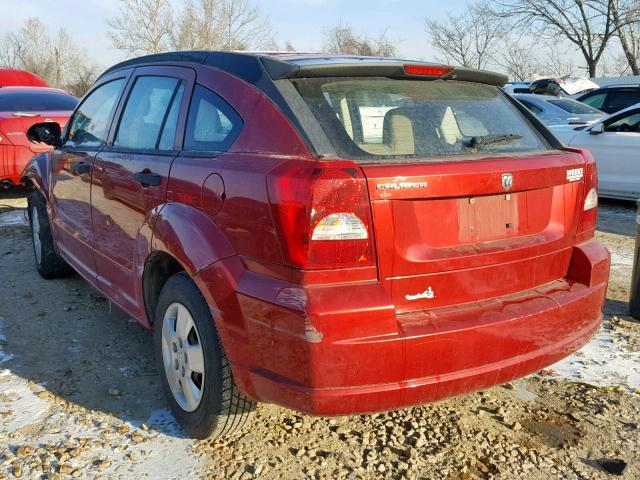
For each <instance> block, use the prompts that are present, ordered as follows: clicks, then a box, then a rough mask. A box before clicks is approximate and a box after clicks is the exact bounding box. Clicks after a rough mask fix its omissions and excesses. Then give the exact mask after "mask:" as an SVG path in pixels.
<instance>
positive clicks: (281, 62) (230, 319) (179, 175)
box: [25, 52, 609, 437]
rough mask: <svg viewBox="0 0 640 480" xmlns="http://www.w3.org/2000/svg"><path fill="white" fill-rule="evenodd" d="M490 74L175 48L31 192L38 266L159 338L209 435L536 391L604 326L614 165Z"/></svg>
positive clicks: (95, 120)
mask: <svg viewBox="0 0 640 480" xmlns="http://www.w3.org/2000/svg"><path fill="white" fill-rule="evenodd" d="M505 81H506V78H505V77H503V76H501V75H497V74H494V73H490V72H485V71H478V70H471V69H466V68H457V67H456V68H453V67H449V66H442V65H434V64H427V63H420V62H406V61H400V60H393V59H382V58H368V57H335V56H321V55H293V54H292V55H287V56H285V55H268V54H241V53H224V52H181V53H168V54H159V55H153V56H148V57H143V58H138V59H135V60H130V61H127V62H124V63H121V64H119V65H116V66H114V67H113V68H111V69H109V70H107V71H106V72H105V73H104V74H103V75H102V76H101V77H100V78H99V79H98V81H97V82H96V84H95V86H94V87H93V88H92V89H91V90H90V91H89V93H88V94H87V95H86V96H85V98H84V99H83V101H82V102H81V103H80V105H79V106H78V107H77V108H76V110H75V112H74V113H73V115H72V116H71V118H70V120H69V122H68V124H67V126H66V128H65V130H64V131H61V128H60V126H59V125H57V124H56V123H54V122H44V123H39V124H36V125H34V126H33V127H31V129H30V130H29V138H30V139H31V141H33V142H43V143H46V144H49V145H53V146H54V147H55V148H54V149H52V150H51V151H49V152H46V153H43V154H40V155H38V156H36V157H34V159H33V160H32V162H31V164H30V166H29V168H28V171H27V176H26V178H25V181H27V182H28V183H29V184H30V186H31V188H33V192H32V193H31V196H30V200H29V205H30V206H29V213H30V217H31V226H32V231H33V244H34V251H35V259H36V263H37V268H38V270H39V271H40V273H41V274H42V275H43V276H44V277H46V278H50V277H55V276H60V275H64V274H68V273H70V272H71V269H73V270H75V271H76V272H78V273H79V274H80V275H81V276H83V277H84V278H85V279H86V280H87V281H89V282H90V283H91V284H93V285H94V286H95V287H96V288H98V289H99V290H100V291H101V292H102V293H103V294H104V295H106V296H107V297H108V298H109V299H110V300H111V301H112V302H114V303H115V304H117V305H119V306H120V307H121V308H122V309H123V310H125V311H126V312H128V314H129V315H131V316H132V317H133V318H135V319H137V320H138V321H139V322H140V323H142V324H143V325H144V326H145V327H147V328H148V329H149V330H153V331H154V335H155V345H156V351H157V357H158V368H159V371H160V373H161V378H162V382H163V384H164V388H165V391H166V394H167V399H168V402H169V404H170V405H171V407H172V409H173V411H174V413H175V415H176V417H177V418H178V420H179V421H180V422H181V424H182V425H183V426H184V428H185V429H186V430H187V431H188V432H189V433H190V434H192V435H193V436H196V437H204V436H208V435H221V434H225V433H228V432H229V431H231V430H232V429H234V428H236V427H237V426H239V425H241V424H242V423H243V422H244V421H245V420H246V418H247V416H248V415H249V414H250V413H251V411H252V410H253V409H254V405H255V401H263V402H273V403H276V404H279V405H283V406H286V407H289V408H292V409H295V410H298V411H301V412H306V413H311V414H317V415H344V414H355V413H362V412H372V411H376V410H385V409H394V408H399V407H403V406H407V405H415V404H419V403H423V402H429V401H433V400H437V399H441V398H445V397H448V396H451V395H458V394H463V393H467V392H472V391H475V390H479V389H483V388H486V387H489V386H491V385H495V384H499V383H503V382H507V381H509V380H512V379H514V378H518V377H521V376H523V375H527V374H529V373H531V372H534V371H536V370H538V369H540V368H542V367H545V366H547V365H549V364H552V363H554V362H556V361H557V360H559V359H561V358H563V357H564V356H566V355H568V354H570V353H571V352H573V351H575V350H577V349H578V348H580V347H581V346H582V345H583V344H584V343H585V342H587V341H588V340H589V338H590V337H591V335H593V333H594V332H595V331H596V330H597V329H598V326H599V325H600V321H601V316H602V314H601V309H602V304H603V301H604V298H605V291H606V287H607V281H608V275H609V254H608V252H607V250H606V249H605V248H604V247H603V246H602V244H601V243H600V242H598V241H597V240H595V239H594V230H595V224H596V210H597V202H598V193H597V190H596V188H597V176H596V167H595V163H594V161H593V158H592V157H591V155H589V153H588V152H586V151H581V150H573V149H568V148H564V147H563V146H562V145H561V144H560V143H559V142H558V140H557V139H556V138H555V137H554V136H553V135H551V134H550V133H549V131H548V130H547V129H546V128H545V127H544V126H543V125H541V124H540V122H538V121H537V120H536V118H535V117H534V116H532V115H531V114H530V113H529V112H528V111H527V110H526V109H525V108H524V107H522V106H521V105H520V104H519V103H518V102H516V101H514V100H512V99H511V98H510V97H509V96H507V95H506V94H505V93H503V92H502V90H501V89H500V88H499V87H500V86H501V85H502V84H503V83H504V82H505Z"/></svg>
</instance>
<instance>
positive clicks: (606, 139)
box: [552, 104, 640, 200]
mask: <svg viewBox="0 0 640 480" xmlns="http://www.w3.org/2000/svg"><path fill="white" fill-rule="evenodd" d="M552 130H553V132H554V133H555V134H556V136H557V137H558V138H560V139H561V140H562V141H564V143H565V144H567V145H569V146H572V147H577V148H585V149H587V150H589V151H590V152H591V153H592V154H593V156H594V157H595V159H596V163H597V165H598V179H599V180H598V186H599V187H598V189H599V193H600V196H603V197H610V198H621V199H628V200H636V199H638V198H640V104H637V105H635V106H632V107H629V108H626V109H625V110H622V111H620V112H618V113H616V114H614V115H610V116H608V117H606V118H604V119H603V120H600V121H598V122H596V123H595V124H593V125H591V126H586V127H578V128H575V129H571V128H553V129H552Z"/></svg>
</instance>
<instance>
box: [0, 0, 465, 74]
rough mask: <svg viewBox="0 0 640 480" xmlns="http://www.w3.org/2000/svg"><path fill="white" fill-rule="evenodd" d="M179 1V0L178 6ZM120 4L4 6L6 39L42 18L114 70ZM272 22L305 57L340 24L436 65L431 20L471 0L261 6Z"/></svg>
mask: <svg viewBox="0 0 640 480" xmlns="http://www.w3.org/2000/svg"><path fill="white" fill-rule="evenodd" d="M174 1H175V0H174ZM119 3H120V2H119V1H118V0H81V1H78V0H55V1H51V0H0V35H2V34H4V33H6V32H10V31H15V30H17V29H18V28H19V27H20V25H21V24H22V23H23V21H24V20H25V19H27V18H29V17H39V18H40V20H41V21H42V22H43V23H44V24H45V25H47V26H48V27H49V28H50V29H51V30H57V29H58V28H60V27H64V28H65V29H66V30H67V31H68V32H69V33H70V34H71V35H72V37H73V38H74V39H75V40H76V41H77V42H78V43H79V44H80V45H82V46H83V47H84V48H86V50H87V52H88V53H89V54H90V55H91V56H92V57H93V58H94V59H95V61H96V62H97V63H98V64H100V65H102V66H104V67H108V66H110V65H112V64H113V63H116V62H117V61H119V60H120V59H121V58H122V54H121V53H120V52H118V51H117V50H113V48H112V47H111V43H110V41H109V39H108V38H107V36H106V32H107V28H108V27H107V19H109V18H111V17H114V16H115V15H117V13H118V7H119ZM256 3H258V4H259V5H260V8H261V10H262V11H263V13H264V14H265V15H266V16H268V17H269V19H270V21H271V24H272V26H273V31H274V34H275V37H276V41H277V42H278V44H279V45H284V44H285V42H286V41H290V42H291V43H292V44H293V45H294V47H295V48H296V49H297V50H299V51H318V50H320V49H321V46H322V43H323V33H324V32H325V31H326V30H327V29H329V28H331V27H333V26H335V25H337V24H338V23H340V22H343V23H348V24H350V25H351V26H352V27H353V28H354V30H355V31H356V32H357V33H364V34H367V35H369V36H372V37H375V36H377V35H378V34H379V33H380V32H382V31H386V32H387V35H388V37H389V38H390V39H393V40H397V41H398V42H399V48H398V51H399V54H400V56H402V57H405V58H411V59H416V60H434V59H435V56H436V55H435V53H434V52H433V49H432V48H431V46H430V45H429V41H428V38H427V34H426V33H425V30H424V20H425V17H427V16H428V17H429V18H431V19H439V18H444V17H445V16H446V14H447V13H448V12H456V11H457V12H460V11H462V9H464V8H465V5H466V0H447V1H446V2H444V1H442V0H422V1H420V0H352V1H347V0H257V1H256Z"/></svg>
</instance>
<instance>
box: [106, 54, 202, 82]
mask: <svg viewBox="0 0 640 480" xmlns="http://www.w3.org/2000/svg"><path fill="white" fill-rule="evenodd" d="M208 56H209V52H199V51H188V52H168V53H154V54H152V55H144V56H142V57H136V58H132V59H130V60H125V61H124V62H120V63H117V64H115V65H114V66H112V67H109V68H108V69H107V70H105V71H104V72H102V75H100V76H101V77H103V76H105V75H107V74H108V73H111V72H114V71H116V70H122V69H123V68H127V67H136V66H138V65H145V64H147V63H158V62H188V63H200V64H202V63H204V61H205V60H206V59H207V57H208Z"/></svg>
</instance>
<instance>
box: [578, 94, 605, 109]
mask: <svg viewBox="0 0 640 480" xmlns="http://www.w3.org/2000/svg"><path fill="white" fill-rule="evenodd" d="M606 99H607V94H606V93H597V94H595V95H591V96H590V97H587V98H585V99H583V100H581V102H582V103H584V104H586V105H590V106H592V107H593V108H602V107H603V106H604V101H605V100H606Z"/></svg>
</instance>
